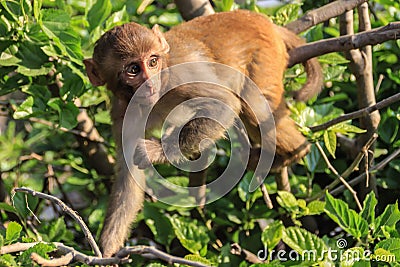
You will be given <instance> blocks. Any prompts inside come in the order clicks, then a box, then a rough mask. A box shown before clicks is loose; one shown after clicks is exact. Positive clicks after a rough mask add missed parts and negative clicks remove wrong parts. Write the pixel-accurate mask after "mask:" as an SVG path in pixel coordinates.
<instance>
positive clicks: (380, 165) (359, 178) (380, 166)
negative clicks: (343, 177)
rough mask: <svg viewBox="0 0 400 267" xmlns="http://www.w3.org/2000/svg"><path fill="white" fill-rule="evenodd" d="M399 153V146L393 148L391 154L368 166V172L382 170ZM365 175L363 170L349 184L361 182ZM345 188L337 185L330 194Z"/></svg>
mask: <svg viewBox="0 0 400 267" xmlns="http://www.w3.org/2000/svg"><path fill="white" fill-rule="evenodd" d="M399 155H400V148H399V149H397V150H395V151H394V152H393V153H392V154H390V155H389V156H387V157H386V158H385V159H384V160H382V161H381V162H379V163H378V164H376V165H374V166H372V167H370V168H369V169H368V174H371V173H374V172H376V171H379V170H382V169H383V168H384V167H385V166H386V165H387V164H388V163H389V162H391V161H392V160H393V159H395V158H396V157H398V156H399ZM366 177H367V173H366V172H363V173H362V174H360V175H359V176H357V177H356V178H354V179H352V180H350V181H349V185H352V186H354V185H357V184H358V183H360V182H362V181H363V180H364V179H365V178H366ZM345 189H346V188H345V187H343V186H339V187H338V188H336V189H335V190H332V191H331V194H332V195H338V194H340V193H341V192H343V191H344V190H345Z"/></svg>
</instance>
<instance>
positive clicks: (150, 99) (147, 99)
mask: <svg viewBox="0 0 400 267" xmlns="http://www.w3.org/2000/svg"><path fill="white" fill-rule="evenodd" d="M134 98H135V101H136V102H138V103H140V104H143V105H153V104H155V103H157V101H158V100H159V99H160V92H158V91H155V92H154V93H153V94H151V95H146V96H143V95H137V96H134Z"/></svg>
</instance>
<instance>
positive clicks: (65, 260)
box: [31, 252, 74, 267]
mask: <svg viewBox="0 0 400 267" xmlns="http://www.w3.org/2000/svg"><path fill="white" fill-rule="evenodd" d="M31 259H32V260H33V261H35V262H36V263H38V264H40V265H41V266H47V267H54V266H66V265H68V264H69V263H70V262H71V261H72V260H73V259H74V255H73V254H72V252H70V253H67V254H65V255H64V256H62V257H60V258H55V259H51V260H48V259H45V258H43V257H42V256H40V255H39V254H37V253H35V252H33V253H32V254H31Z"/></svg>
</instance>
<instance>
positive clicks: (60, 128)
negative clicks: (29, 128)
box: [29, 117, 110, 146]
mask: <svg viewBox="0 0 400 267" xmlns="http://www.w3.org/2000/svg"><path fill="white" fill-rule="evenodd" d="M29 121H31V122H36V123H40V124H43V125H46V126H48V127H51V128H54V129H57V130H60V131H62V132H65V133H72V134H74V135H77V136H79V137H82V138H84V139H86V140H88V141H90V142H95V143H101V144H104V145H106V146H110V144H108V143H107V142H106V141H105V140H104V139H103V138H102V137H99V138H96V139H95V138H93V137H92V136H91V135H90V134H88V133H85V132H84V131H78V130H75V129H67V128H65V127H60V126H59V125H57V124H54V123H52V122H50V121H46V120H43V119H38V118H33V117H32V118H29Z"/></svg>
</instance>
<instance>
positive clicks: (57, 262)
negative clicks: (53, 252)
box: [0, 242, 208, 267]
mask: <svg viewBox="0 0 400 267" xmlns="http://www.w3.org/2000/svg"><path fill="white" fill-rule="evenodd" d="M39 243H40V242H33V243H15V244H12V245H8V246H2V247H1V248H0V254H7V253H15V252H20V251H25V250H27V249H29V248H31V247H33V246H35V245H37V244H39ZM42 243H44V242H42ZM45 244H53V245H54V246H55V247H56V249H57V251H58V252H59V253H60V254H62V255H63V256H62V257H60V258H54V259H50V260H48V259H45V258H43V257H41V256H40V255H38V254H36V253H32V255H31V259H32V260H34V261H35V262H37V263H38V264H40V265H42V266H65V265H69V264H72V263H76V262H81V263H85V264H87V265H89V266H95V265H101V266H106V265H117V264H123V263H127V262H129V261H130V260H129V259H126V257H127V256H129V255H132V254H139V255H143V254H150V255H152V256H154V257H157V258H158V259H161V260H164V261H165V262H168V263H169V264H174V263H178V264H184V265H188V266H195V267H207V266H208V265H206V264H203V263H201V262H196V261H191V260H186V259H184V258H180V257H175V256H172V255H169V254H167V253H165V252H163V251H161V250H158V249H156V248H155V247H150V246H132V247H125V248H122V249H121V250H120V251H119V252H118V253H117V256H116V257H111V258H101V257H93V256H88V255H86V254H84V253H81V252H79V251H77V250H75V249H74V248H73V247H69V246H66V245H64V244H63V243H59V242H53V243H45ZM143 256H144V257H146V255H143Z"/></svg>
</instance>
